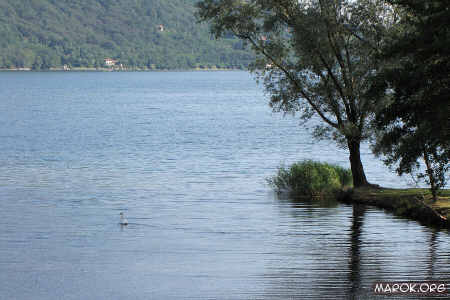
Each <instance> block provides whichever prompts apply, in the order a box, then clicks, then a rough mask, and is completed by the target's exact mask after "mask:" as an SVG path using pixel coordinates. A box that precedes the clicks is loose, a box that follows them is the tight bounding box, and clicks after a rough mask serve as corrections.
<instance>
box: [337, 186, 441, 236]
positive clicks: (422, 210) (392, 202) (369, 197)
mask: <svg viewBox="0 0 450 300" xmlns="http://www.w3.org/2000/svg"><path fill="white" fill-rule="evenodd" d="M336 198H337V200H338V201H339V202H343V203H347V204H364V205H370V206H375V207H377V208H381V209H384V210H386V211H388V212H392V213H393V214H394V215H396V216H400V217H405V218H408V219H410V220H415V221H419V222H420V223H422V224H424V225H429V226H437V227H444V228H450V190H442V191H441V195H440V196H439V197H438V201H437V202H436V203H432V201H431V193H430V191H429V190H427V189H390V188H370V187H363V188H356V189H348V190H342V191H340V192H339V193H338V195H337V197H336Z"/></svg>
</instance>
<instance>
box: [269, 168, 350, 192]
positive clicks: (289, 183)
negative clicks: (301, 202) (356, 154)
mask: <svg viewBox="0 0 450 300" xmlns="http://www.w3.org/2000/svg"><path fill="white" fill-rule="evenodd" d="M267 181H268V183H269V185H270V186H272V187H273V188H274V189H275V190H276V191H277V192H285V191H287V192H289V193H290V194H292V195H294V196H307V197H314V196H319V197H321V196H325V195H329V194H330V193H332V192H335V191H337V190H339V189H342V188H344V187H347V186H350V185H351V184H352V174H351V171H350V170H349V169H344V168H342V167H340V166H337V165H331V164H328V163H320V162H315V161H311V160H305V161H302V162H298V163H294V164H293V165H292V166H291V167H290V168H285V167H280V168H279V169H278V173H277V175H275V176H273V177H271V178H269V179H267Z"/></svg>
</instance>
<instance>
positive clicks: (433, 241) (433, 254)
mask: <svg viewBox="0 0 450 300" xmlns="http://www.w3.org/2000/svg"><path fill="white" fill-rule="evenodd" d="M437 235H438V231H437V230H436V229H432V230H431V233H430V241H429V246H428V247H429V249H430V257H429V261H428V279H429V280H433V279H434V278H433V276H434V268H435V264H436V259H437V251H436V247H437V242H436V238H437Z"/></svg>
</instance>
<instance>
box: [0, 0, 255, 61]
mask: <svg viewBox="0 0 450 300" xmlns="http://www.w3.org/2000/svg"><path fill="white" fill-rule="evenodd" d="M195 2H197V0H0V68H27V67H28V68H33V69H49V68H52V67H61V66H63V65H67V66H68V67H105V58H112V59H114V60H116V61H117V64H118V65H120V64H122V65H123V66H124V67H126V68H133V67H140V68H149V69H189V68H196V67H203V68H205V67H206V68H208V67H209V68H211V67H221V68H223V67H226V68H239V67H242V66H245V65H246V64H248V62H249V61H250V59H251V54H250V53H249V52H248V51H244V50H243V48H242V43H241V42H240V41H239V40H236V39H225V40H222V41H216V40H214V39H212V38H211V36H210V34H209V32H208V28H207V26H204V25H199V24H198V23H197V22H196V20H195V17H194V12H195V7H194V4H195ZM160 25H161V26H160Z"/></svg>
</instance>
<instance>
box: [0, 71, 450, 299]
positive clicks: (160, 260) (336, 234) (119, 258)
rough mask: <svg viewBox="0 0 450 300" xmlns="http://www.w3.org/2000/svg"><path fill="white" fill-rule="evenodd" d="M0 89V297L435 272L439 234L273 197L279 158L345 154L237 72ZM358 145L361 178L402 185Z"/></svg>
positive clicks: (37, 79) (286, 284)
mask: <svg viewBox="0 0 450 300" xmlns="http://www.w3.org/2000/svg"><path fill="white" fill-rule="evenodd" d="M0 91H1V93H0V216H1V217H0V227H1V230H0V299H34V300H37V299H84V300H88V299H327V298H329V299H335V298H338V299H345V298H351V299H371V298H374V299H379V297H374V295H373V294H372V292H371V286H372V284H373V283H374V282H375V281H392V280H450V253H449V251H448V249H450V239H449V233H448V232H446V231H435V230H433V229H430V228H428V227H424V226H421V225H419V224H418V223H416V222H414V221H408V220H404V219H400V218H397V217H394V216H392V215H391V214H386V213H384V212H383V211H381V210H378V209H374V208H365V207H360V206H355V207H352V206H350V205H342V204H337V203H329V202H327V203H314V202H311V201H303V202H302V201H293V200H290V199H278V198H277V196H276V195H274V193H273V192H272V191H271V189H270V187H268V186H267V185H266V183H265V178H266V177H268V176H270V175H273V174H274V173H275V172H276V168H277V166H279V165H280V164H282V163H284V164H289V163H291V162H294V161H297V160H301V159H304V158H310V159H316V160H325V161H328V162H333V163H337V164H340V165H342V166H346V167H348V159H347V156H348V154H347V153H346V151H345V150H342V149H338V148H336V147H335V146H334V144H333V143H330V142H322V143H318V142H315V141H313V140H311V138H310V135H309V134H308V131H307V130H305V128H302V127H300V126H298V125H299V121H298V120H296V119H294V118H292V117H289V116H288V117H285V118H283V116H282V115H280V114H273V113H272V112H271V110H270V108H269V107H268V105H267V103H268V100H267V97H265V96H264V94H263V92H262V89H261V87H258V86H257V85H256V83H255V81H254V80H253V79H252V78H251V76H250V75H249V74H247V73H245V72H161V73H0ZM363 148H364V151H363V152H364V153H363V162H364V164H365V167H366V169H367V170H366V172H367V175H368V178H369V180H370V181H371V182H374V183H378V184H380V185H383V186H391V187H392V186H398V187H400V186H401V187H404V186H407V185H408V181H407V180H405V179H401V178H398V177H396V176H395V175H394V174H392V172H390V171H389V170H388V169H387V168H386V167H384V166H383V164H382V163H381V162H379V160H377V159H375V158H373V156H372V155H371V154H370V151H369V150H368V147H363ZM121 211H123V212H125V215H126V216H127V218H128V220H129V222H130V224H129V225H128V226H126V227H121V226H120V225H118V221H119V212H121ZM389 299H392V298H389ZM401 299H405V298H404V297H403V298H401Z"/></svg>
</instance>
